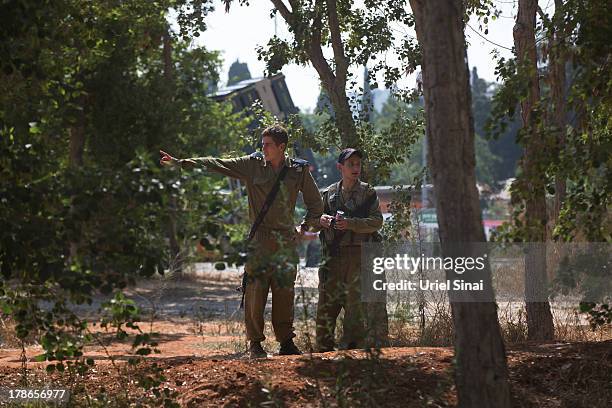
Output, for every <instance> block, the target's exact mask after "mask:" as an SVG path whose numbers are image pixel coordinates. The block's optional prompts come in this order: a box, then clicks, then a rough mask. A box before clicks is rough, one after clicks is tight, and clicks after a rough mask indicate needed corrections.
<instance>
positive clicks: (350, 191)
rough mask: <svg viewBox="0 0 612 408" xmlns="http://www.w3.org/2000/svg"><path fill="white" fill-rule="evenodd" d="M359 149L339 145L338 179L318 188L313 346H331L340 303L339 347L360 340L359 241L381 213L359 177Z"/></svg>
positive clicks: (378, 224) (355, 344) (373, 194)
mask: <svg viewBox="0 0 612 408" xmlns="http://www.w3.org/2000/svg"><path fill="white" fill-rule="evenodd" d="M362 158H363V154H362V153H361V152H360V151H359V150H356V149H352V148H349V149H344V150H343V151H342V152H341V153H340V156H339V157H338V163H337V164H336V167H337V168H338V170H339V171H340V173H341V175H342V179H341V180H340V181H339V182H337V183H334V184H332V185H330V186H329V187H327V188H326V189H325V190H324V192H323V205H324V214H323V215H322V216H321V219H320V227H321V228H322V231H321V240H322V253H323V259H322V264H321V266H320V268H319V303H318V306H317V319H316V320H317V328H316V331H317V350H318V351H320V352H325V351H331V350H333V349H334V346H335V341H334V338H335V336H334V332H335V327H336V320H337V318H338V315H339V314H340V311H341V310H342V309H343V308H344V324H343V337H342V340H341V342H340V348H347V349H351V348H358V347H363V346H364V341H365V338H366V333H365V322H364V320H365V319H364V312H365V311H364V308H363V304H362V302H361V286H360V285H361V284H360V273H361V244H362V242H364V241H370V240H372V239H374V238H373V237H374V234H376V233H377V232H378V230H379V229H380V228H381V227H382V224H383V216H382V213H381V211H380V208H379V202H378V197H377V196H376V191H375V190H374V188H373V187H372V186H370V185H369V184H367V183H364V182H362V181H361V180H359V177H360V175H361V159H362Z"/></svg>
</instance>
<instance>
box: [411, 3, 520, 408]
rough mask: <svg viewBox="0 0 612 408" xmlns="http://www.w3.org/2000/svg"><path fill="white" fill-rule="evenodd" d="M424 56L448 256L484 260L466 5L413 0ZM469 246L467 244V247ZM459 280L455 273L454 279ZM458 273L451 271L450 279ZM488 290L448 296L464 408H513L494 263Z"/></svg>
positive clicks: (433, 163) (486, 277)
mask: <svg viewBox="0 0 612 408" xmlns="http://www.w3.org/2000/svg"><path fill="white" fill-rule="evenodd" d="M410 4H411V7H412V10H413V12H414V15H415V18H416V31H417V37H418V40H419V43H420V45H421V49H422V52H423V61H422V69H423V90H424V97H425V115H426V125H427V138H428V141H429V145H428V156H429V167H430V169H431V173H432V178H433V182H434V186H435V189H436V210H437V216H438V224H439V227H440V241H441V244H442V253H443V256H483V255H484V254H483V253H482V251H484V244H481V245H470V243H476V242H484V241H485V235H484V229H483V226H482V216H481V210H480V205H479V200H478V191H477V189H476V175H475V153H474V125H473V119H472V112H471V95H470V87H469V72H468V67H467V55H466V44H465V37H464V33H463V29H464V27H463V3H462V1H461V0H455V1H441V0H439V1H434V0H411V1H410ZM462 243H464V244H462ZM453 275H454V276H453ZM457 276H458V275H456V274H455V273H454V272H452V271H451V272H450V274H448V275H447V278H448V279H456V277H457ZM479 278H482V279H483V281H484V285H485V287H486V288H488V289H487V290H485V291H483V293H482V294H481V295H480V296H476V297H473V298H471V299H470V297H469V296H474V295H466V294H465V293H464V292H461V293H458V292H452V291H451V292H450V293H449V297H450V301H451V307H452V314H453V322H454V326H455V353H456V359H457V371H456V384H457V393H458V397H459V406H460V407H509V406H510V389H509V384H508V373H507V366H506V355H505V349H504V344H503V341H502V337H501V333H500V328H499V322H498V320H497V307H496V304H495V303H494V295H493V292H492V289H491V272H490V269H489V265H488V264H487V265H486V268H484V270H483V271H482V274H481V276H479Z"/></svg>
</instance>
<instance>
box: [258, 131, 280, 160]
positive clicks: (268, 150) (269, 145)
mask: <svg viewBox="0 0 612 408" xmlns="http://www.w3.org/2000/svg"><path fill="white" fill-rule="evenodd" d="M261 146H262V148H261V150H262V151H263V154H264V158H265V159H266V160H267V161H276V160H278V159H279V158H281V157H283V155H284V154H285V144H284V143H281V144H279V145H277V144H276V142H275V141H274V138H272V137H271V136H264V137H262V138H261Z"/></svg>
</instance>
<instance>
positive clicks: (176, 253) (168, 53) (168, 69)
mask: <svg viewBox="0 0 612 408" xmlns="http://www.w3.org/2000/svg"><path fill="white" fill-rule="evenodd" d="M162 41H163V49H162V57H163V59H164V78H165V79H166V89H167V97H168V98H169V100H170V99H172V95H173V94H174V69H173V65H172V38H171V36H170V28H169V27H167V28H166V30H165V31H164V33H163V36H162ZM168 136H175V135H168ZM177 208H178V204H177V200H176V196H175V195H174V194H173V193H170V199H169V203H168V223H167V226H166V229H167V233H168V241H169V243H170V271H171V272H177V273H179V274H181V273H182V271H183V265H182V257H181V246H180V244H179V242H178V239H177V232H176V218H177V217H176V215H177Z"/></svg>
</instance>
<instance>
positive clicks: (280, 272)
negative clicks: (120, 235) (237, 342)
mask: <svg viewBox="0 0 612 408" xmlns="http://www.w3.org/2000/svg"><path fill="white" fill-rule="evenodd" d="M287 141H288V137H287V131H286V130H285V129H284V128H283V127H281V126H279V125H275V126H270V127H268V128H266V129H265V130H264V131H263V132H262V145H263V148H262V150H263V154H262V153H260V152H257V153H254V154H252V155H250V156H244V157H239V158H234V159H218V158H213V157H201V158H192V159H182V160H179V159H176V158H174V157H172V156H170V155H169V154H167V153H165V152H163V151H161V152H160V153H161V154H162V159H161V163H162V164H163V165H173V164H175V165H180V166H181V167H182V168H191V167H205V168H206V169H208V170H212V171H215V172H217V173H221V174H223V175H226V176H229V177H234V178H238V179H241V180H243V181H244V182H245V183H246V189H247V195H248V200H249V218H250V220H251V223H254V224H255V226H256V227H257V228H256V229H255V232H254V233H252V234H250V238H251V236H252V240H251V244H252V249H251V252H250V253H249V258H248V261H247V265H246V268H245V269H246V274H247V277H248V278H249V279H247V285H246V288H245V298H244V307H245V312H244V319H245V325H246V332H247V338H248V340H249V341H250V346H249V352H250V355H251V357H253V358H257V357H266V355H267V354H266V352H265V351H264V349H263V348H262V346H261V342H262V341H263V340H264V339H265V336H264V311H265V307H266V303H267V299H268V292H269V291H270V290H271V291H272V327H273V329H274V335H275V337H276V340H277V341H278V342H279V343H280V350H279V354H281V355H286V354H301V352H300V350H299V349H298V348H297V347H296V346H295V344H294V343H293V340H292V339H293V337H295V333H294V329H293V305H294V283H295V277H296V273H297V269H296V266H297V260H298V255H297V250H296V246H297V236H296V229H295V227H294V224H293V217H294V212H295V203H296V200H297V196H298V192H300V191H301V192H302V196H303V199H304V204H305V206H306V215H305V217H304V221H303V222H302V224H301V225H300V228H299V232H300V233H304V232H305V230H306V229H307V228H309V227H318V225H319V222H320V217H321V214H322V212H323V203H322V201H321V196H320V194H319V190H318V188H317V185H316V183H315V181H314V179H313V177H312V175H311V174H310V170H309V165H308V162H306V161H304V160H300V159H291V158H288V157H286V155H285V149H286V147H287ZM281 175H282V176H281ZM280 179H282V180H281V181H280V182H279V181H278V180H280ZM277 183H278V188H277V193H276V194H275V195H274V200H273V201H272V202H271V203H270V205H269V206H267V207H268V211H267V213H266V215H265V216H264V217H263V219H260V220H259V221H260V222H259V225H258V218H261V217H258V216H259V214H261V213H263V212H264V211H263V208H264V206H265V204H266V202H267V201H269V200H267V199H268V197H269V196H270V191H272V190H274V189H275V187H274V186H275V185H277ZM282 251H285V252H287V253H288V258H289V260H290V263H291V264H292V267H291V268H289V269H290V270H289V271H288V270H286V269H285V268H282V269H281V268H280V267H279V265H276V264H274V263H273V255H274V254H277V253H279V252H282Z"/></svg>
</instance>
